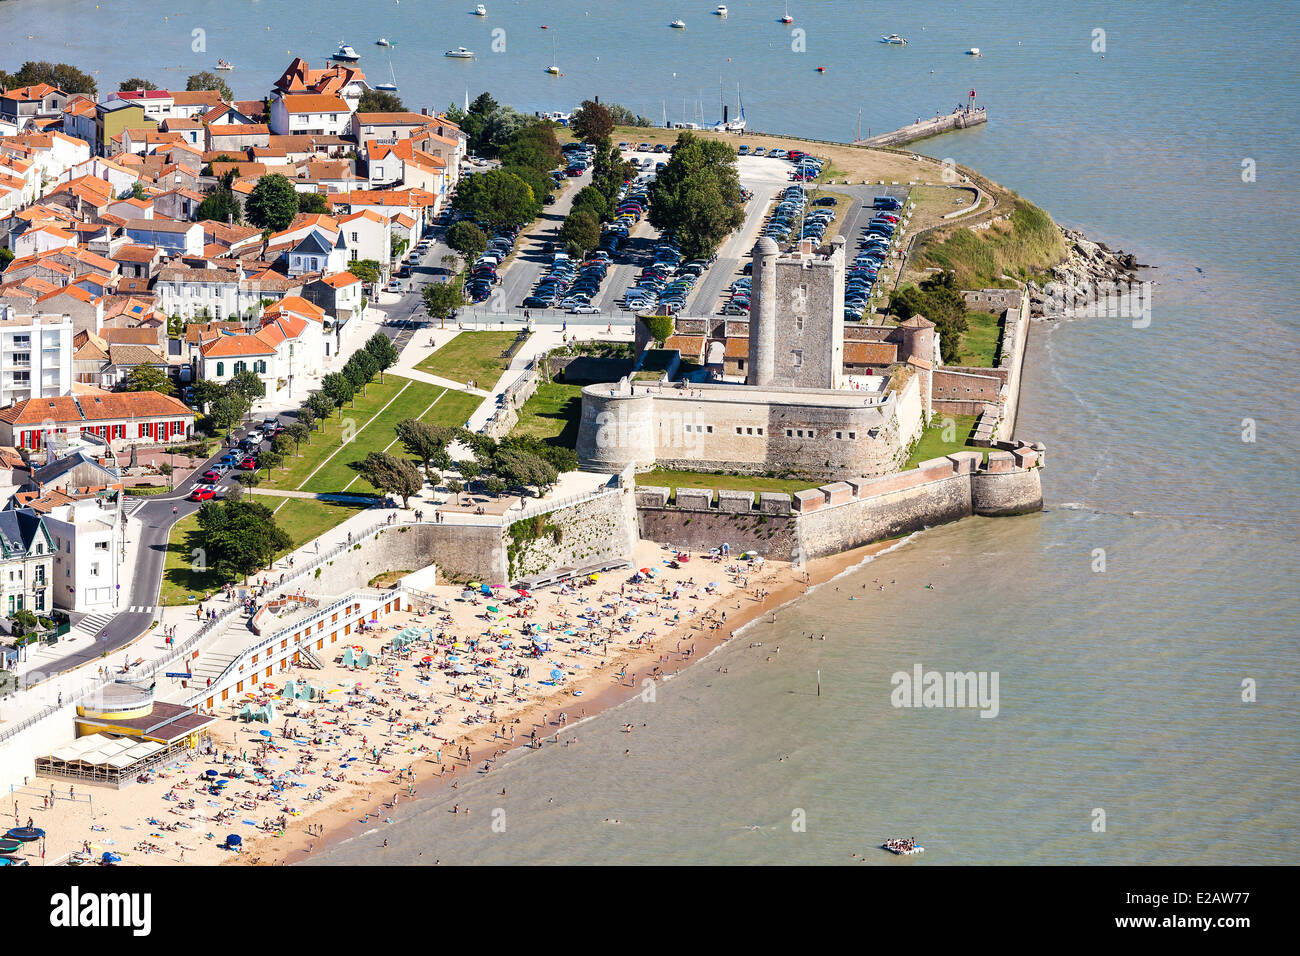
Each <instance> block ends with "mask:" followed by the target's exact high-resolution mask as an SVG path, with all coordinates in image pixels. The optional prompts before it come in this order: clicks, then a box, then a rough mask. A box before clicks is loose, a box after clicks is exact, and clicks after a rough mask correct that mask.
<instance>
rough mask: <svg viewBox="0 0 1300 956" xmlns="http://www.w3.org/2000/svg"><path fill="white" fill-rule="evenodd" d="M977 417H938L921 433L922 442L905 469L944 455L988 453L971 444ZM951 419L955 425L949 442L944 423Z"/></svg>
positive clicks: (917, 445)
mask: <svg viewBox="0 0 1300 956" xmlns="http://www.w3.org/2000/svg"><path fill="white" fill-rule="evenodd" d="M976 417H977V416H975V415H948V416H945V417H944V418H940V417H938V416H937V415H936V416H935V419H934V424H932V425H931V426H930V427H929V428H927V429H925V430H924V431H923V432H922V433H921V440H920V441H919V442H917V443H916V448H914V449H913V450H912V455H911V457H910V458H908V459H907V464H906V465H904V466H903V467H904V469H908V468H915V467H916V466H917V465H919V464H920V463H921V462H923V461H929V460H930V459H931V458H942V457H943V456H944V455H951V454H952V453H953V452H955V451H978V452H980V453H981V454H986V453H987V452H988V449H987V448H977V447H976V446H974V445H972V444H969V440H970V435H971V432H972V431H974V430H975V419H976ZM948 419H951V420H952V422H953V423H954V425H953V427H952V429H951V432H950V434H951V440H947V439H946V436H945V434H944V432H945V431H946V430H947V429H946V427H945V424H944V422H945V421H946V420H948Z"/></svg>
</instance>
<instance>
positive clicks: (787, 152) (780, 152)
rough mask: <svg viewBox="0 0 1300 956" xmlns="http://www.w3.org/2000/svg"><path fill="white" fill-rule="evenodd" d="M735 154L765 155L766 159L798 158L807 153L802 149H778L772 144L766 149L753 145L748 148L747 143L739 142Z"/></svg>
mask: <svg viewBox="0 0 1300 956" xmlns="http://www.w3.org/2000/svg"><path fill="white" fill-rule="evenodd" d="M736 155H738V156H766V157H767V158H768V159H792V160H799V159H802V158H803V157H805V156H807V155H808V154H807V153H805V152H804V151H803V150H799V149H778V148H777V147H775V146H773V147H772V148H771V149H768V148H767V147H766V146H755V147H754V148H753V149H750V148H749V146H748V145H746V144H745V143H741V144H740V146H738V147H737V148H736Z"/></svg>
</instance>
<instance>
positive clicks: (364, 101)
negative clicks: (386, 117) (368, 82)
mask: <svg viewBox="0 0 1300 956" xmlns="http://www.w3.org/2000/svg"><path fill="white" fill-rule="evenodd" d="M357 112H358V113H405V112H406V105H405V104H404V103H403V102H402V98H401V97H400V96H398V95H397V94H396V93H389V92H388V91H387V90H366V91H365V92H364V93H362V94H361V99H360V100H358V101H357Z"/></svg>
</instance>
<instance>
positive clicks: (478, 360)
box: [415, 332, 518, 391]
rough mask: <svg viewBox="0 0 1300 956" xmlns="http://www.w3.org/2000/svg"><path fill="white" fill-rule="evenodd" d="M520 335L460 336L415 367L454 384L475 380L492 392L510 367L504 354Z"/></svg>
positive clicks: (484, 333)
mask: <svg viewBox="0 0 1300 956" xmlns="http://www.w3.org/2000/svg"><path fill="white" fill-rule="evenodd" d="M517 335H518V333H517V332H461V333H460V334H459V335H457V336H456V337H455V338H454V339H452V340H451V341H450V342H448V343H447V344H446V345H444V346H443V347H442V348H440V349H438V351H436V352H434V353H433V354H432V355H430V356H429V357H428V358H426V359H424V360H423V361H421V362H420V363H418V364H417V365H416V366H415V367H416V368H417V369H419V370H420V371H421V372H428V373H429V374H430V375H438V376H441V377H442V378H449V379H451V380H452V381H453V382H464V381H467V380H469V379H473V380H474V381H475V382H477V383H478V387H479V388H481V389H485V390H488V391H490V390H491V389H492V386H494V385H495V384H496V383H497V379H499V378H500V377H501V373H502V372H504V371H505V370H506V369H507V368H509V366H510V363H509V362H508V361H507V360H505V359H503V358H502V357H501V353H502V352H504V351H505V350H506V349H508V348H510V346H511V344H513V343H514V340H515V338H516V336H517Z"/></svg>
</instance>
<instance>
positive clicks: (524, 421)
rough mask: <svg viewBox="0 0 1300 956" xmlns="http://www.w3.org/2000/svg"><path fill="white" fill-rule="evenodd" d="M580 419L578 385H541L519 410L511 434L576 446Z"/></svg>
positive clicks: (562, 445) (553, 383) (579, 391)
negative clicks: (516, 422) (517, 418)
mask: <svg viewBox="0 0 1300 956" xmlns="http://www.w3.org/2000/svg"><path fill="white" fill-rule="evenodd" d="M581 419H582V386H581V385H565V384H564V383H562V382H543V383H542V384H541V385H539V386H538V387H537V392H536V393H535V394H534V395H533V397H532V398H530V399H529V400H528V401H526V402H524V407H523V408H521V409H520V410H519V423H518V424H517V425H515V427H514V428H513V429H512V430H511V432H510V434H512V435H530V436H533V437H536V438H540V439H542V440H543V441H545V442H546V443H547V444H550V445H558V446H560V447H563V448H577V447H578V424H579V422H580V420H581Z"/></svg>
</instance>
